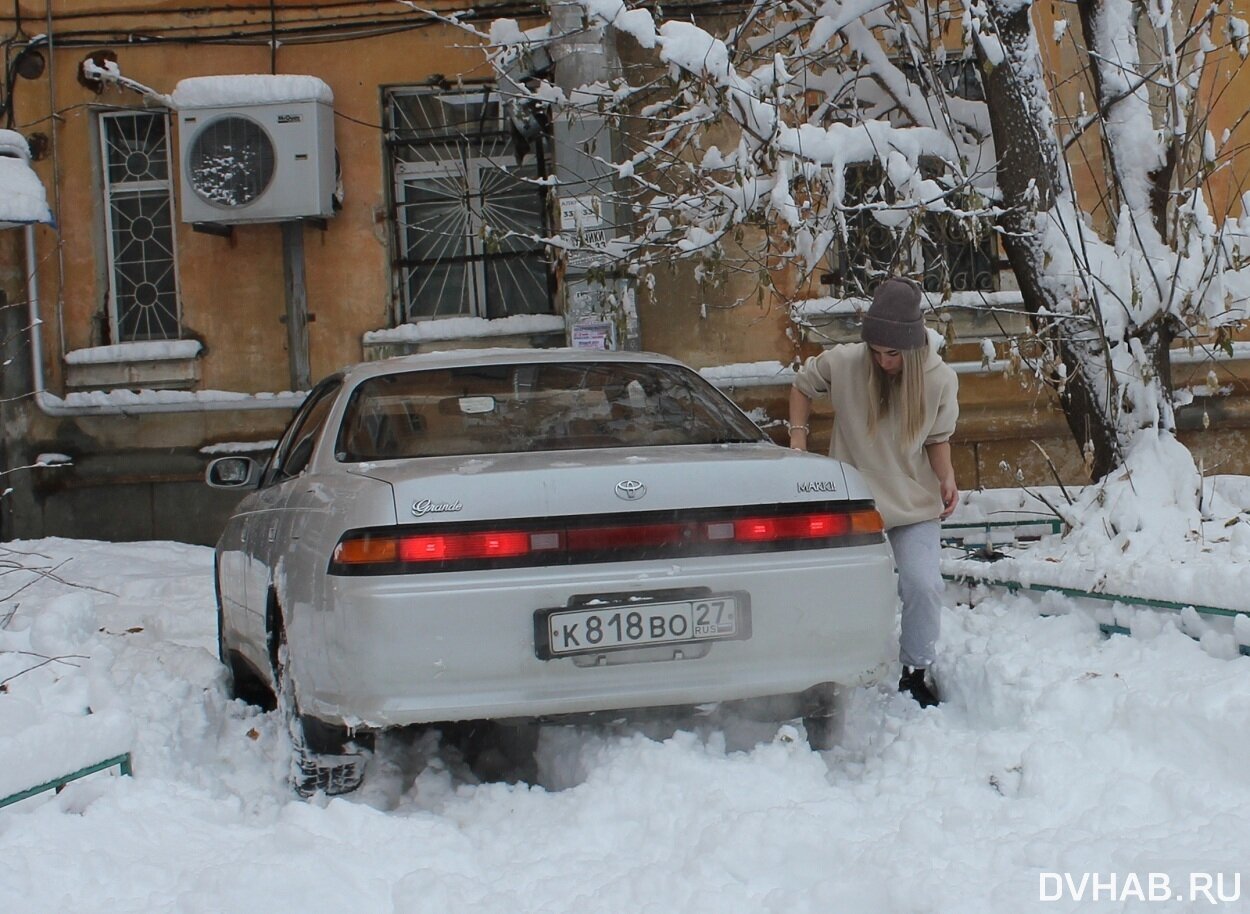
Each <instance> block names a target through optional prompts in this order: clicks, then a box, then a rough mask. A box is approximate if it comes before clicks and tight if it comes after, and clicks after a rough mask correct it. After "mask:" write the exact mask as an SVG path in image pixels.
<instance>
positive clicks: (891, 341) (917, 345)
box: [860, 278, 928, 349]
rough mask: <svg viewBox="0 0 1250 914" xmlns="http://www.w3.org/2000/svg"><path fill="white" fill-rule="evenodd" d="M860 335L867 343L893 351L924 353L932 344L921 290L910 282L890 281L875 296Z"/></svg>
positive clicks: (898, 279)
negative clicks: (929, 340)
mask: <svg viewBox="0 0 1250 914" xmlns="http://www.w3.org/2000/svg"><path fill="white" fill-rule="evenodd" d="M860 335H861V336H862V337H863V340H864V342H865V343H870V344H871V345H873V346H886V347H888V348H890V349H921V348H923V347H924V346H925V345H927V344H928V334H927V333H926V332H925V328H924V316H923V315H922V314H921V313H920V287H919V286H918V285H916V284H915V283H914V282H912V281H911V280H910V279H901V278H894V279H887V280H886V281H885V282H883V283H881V285H879V286H877V289H876V291H875V292H873V293H872V305H871V306H870V307H869V308H868V312H867V313H866V314H865V315H864V323H863V327H862V329H861V330H860Z"/></svg>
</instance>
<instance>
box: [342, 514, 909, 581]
mask: <svg viewBox="0 0 1250 914" xmlns="http://www.w3.org/2000/svg"><path fill="white" fill-rule="evenodd" d="M822 507H824V506H822ZM708 513H711V512H708ZM708 513H705V514H704V517H705V518H707V519H703V520H699V519H693V520H690V521H685V522H662V523H639V522H637V521H636V520H631V519H630V517H629V516H627V515H623V516H620V517H619V518H605V520H616V521H617V522H616V523H601V524H599V525H596V526H581V525H579V524H577V523H576V521H574V522H572V523H567V524H566V523H561V522H560V521H555V522H552V521H533V522H529V523H524V522H522V523H519V524H518V526H520V527H521V528H522V529H511V530H483V531H464V532H456V531H455V530H454V528H450V529H448V532H439V530H438V529H437V528H436V529H434V530H429V529H425V530H418V529H414V528H411V527H410V528H407V529H406V530H405V529H403V528H400V529H398V530H395V531H394V532H387V531H383V530H378V531H358V532H354V533H349V534H348V535H347V536H345V537H343V539H342V540H341V541H340V542H339V544H338V546H337V547H336V548H335V550H334V559H333V562H332V563H331V573H339V574H351V573H353V569H359V571H360V573H371V571H372V573H382V574H391V573H395V572H399V571H403V570H411V571H417V570H420V569H421V568H427V569H429V570H431V571H442V570H449V568H450V567H455V566H456V565H457V564H458V563H464V566H463V567H472V568H485V567H490V565H491V564H492V562H493V561H494V560H505V561H506V560H518V559H519V560H521V561H520V562H519V563H517V564H527V562H526V559H527V558H528V559H529V562H530V563H532V564H536V565H540V564H551V563H555V564H560V563H563V562H597V561H613V560H621V559H630V558H632V559H642V558H649V557H658V556H660V555H670V554H671V555H674V556H676V555H719V554H727V553H728V554H732V553H733V552H735V551H737V552H750V551H758V550H759V549H761V548H768V545H769V544H772V545H775V546H776V548H778V549H801V548H805V547H804V545H802V544H808V546H807V547H806V548H819V547H822V546H824V545H837V543H836V542H834V541H836V540H838V539H840V538H847V545H850V544H852V543H853V542H854V541H855V540H853V539H850V538H852V537H863V536H867V535H876V536H879V535H880V534H881V533H882V531H883V530H884V524H883V523H882V521H881V515H880V514H878V513H877V512H876V511H875V510H873V509H872V508H863V507H857V508H853V509H852V510H849V511H848V510H823V511H812V512H808V513H801V514H788V513H786V514H777V513H773V514H761V515H756V516H748V517H733V516H732V513H731V510H729V509H726V510H725V511H723V512H717V513H718V514H719V515H720V516H712V517H710V518H709V517H708ZM526 528H528V529H526ZM561 557H563V558H561ZM405 566H406V567H405Z"/></svg>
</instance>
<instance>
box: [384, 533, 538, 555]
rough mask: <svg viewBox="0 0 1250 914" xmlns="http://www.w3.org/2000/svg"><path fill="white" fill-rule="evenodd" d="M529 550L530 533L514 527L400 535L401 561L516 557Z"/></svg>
mask: <svg viewBox="0 0 1250 914" xmlns="http://www.w3.org/2000/svg"><path fill="white" fill-rule="evenodd" d="M529 551H530V534H528V533H520V532H517V531H499V532H494V531H490V532H486V533H449V534H442V535H439V536H403V537H400V539H399V560H400V561H401V562H448V561H455V560H456V559H492V558H516V557H517V556H519V555H526V554H527V553H528V552H529Z"/></svg>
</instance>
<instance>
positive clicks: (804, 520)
mask: <svg viewBox="0 0 1250 914" xmlns="http://www.w3.org/2000/svg"><path fill="white" fill-rule="evenodd" d="M849 532H851V516H850V515H848V514H832V513H824V514H791V515H784V514H783V515H780V516H777V517H751V518H747V519H746V520H740V521H736V522H735V523H734V539H736V540H742V541H744V542H750V543H772V542H777V541H778V540H802V539H822V538H824V537H827V536H843V535H844V534H847V533H849Z"/></svg>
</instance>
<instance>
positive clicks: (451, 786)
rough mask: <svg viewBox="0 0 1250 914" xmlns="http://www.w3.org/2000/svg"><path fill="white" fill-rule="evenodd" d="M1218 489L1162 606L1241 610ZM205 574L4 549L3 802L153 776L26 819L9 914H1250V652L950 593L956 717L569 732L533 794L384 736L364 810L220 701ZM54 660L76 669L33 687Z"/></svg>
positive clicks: (1038, 605)
mask: <svg viewBox="0 0 1250 914" xmlns="http://www.w3.org/2000/svg"><path fill="white" fill-rule="evenodd" d="M1243 482H1244V480H1243ZM1224 490H1225V491H1226V492H1228V493H1232V492H1234V490H1236V491H1237V492H1238V495H1239V497H1242V502H1241V504H1240V505H1232V504H1231V503H1229V504H1225V505H1224V506H1223V507H1224V508H1226V509H1227V510H1230V511H1233V513H1232V514H1227V515H1222V516H1221V517H1219V518H1216V517H1212V524H1213V525H1217V526H1218V527H1219V529H1220V532H1221V536H1222V537H1223V539H1222V541H1221V542H1214V543H1213V542H1198V541H1197V540H1194V539H1192V538H1189V539H1186V538H1179V540H1178V541H1179V542H1181V543H1182V545H1180V546H1174V547H1171V548H1172V551H1171V552H1168V551H1167V550H1166V549H1162V548H1158V549H1156V554H1153V555H1152V556H1151V557H1150V563H1151V565H1152V567H1156V566H1157V568H1159V569H1163V570H1162V571H1160V572H1159V574H1158V575H1157V578H1158V580H1168V579H1169V575H1172V576H1173V577H1175V575H1179V574H1187V573H1188V572H1186V568H1187V567H1192V566H1193V563H1194V562H1199V561H1201V559H1200V557H1201V556H1202V555H1209V556H1210V555H1214V558H1213V560H1212V562H1211V563H1210V564H1209V566H1204V569H1205V570H1204V571H1203V573H1202V577H1203V581H1202V582H1201V584H1202V589H1203V593H1204V595H1206V597H1207V599H1208V600H1209V601H1210V602H1217V601H1225V602H1224V604H1223V605H1228V606H1231V607H1238V608H1243V609H1246V608H1250V606H1248V602H1250V601H1248V600H1247V598H1246V596H1245V593H1244V588H1245V582H1246V581H1247V580H1250V575H1247V574H1246V573H1245V571H1246V570H1247V556H1246V548H1245V547H1246V543H1247V538H1246V536H1245V533H1246V531H1245V530H1243V529H1242V528H1243V527H1247V526H1250V525H1248V524H1247V521H1250V515H1245V514H1244V513H1241V514H1238V513H1237V512H1238V511H1240V512H1244V511H1245V509H1247V508H1250V497H1245V496H1250V487H1243V488H1241V489H1239V488H1238V484H1237V483H1236V481H1232V480H1230V481H1229V482H1228V483H1227V485H1225V486H1224ZM1005 504H1008V505H1009V506H1010V505H1013V504H1014V503H1013V502H1010V499H1009V500H1008V501H1007V502H1006V503H1005ZM1000 509H1002V504H999V505H990V504H988V503H987V502H984V501H983V502H982V504H981V506H980V508H977V506H976V505H973V506H971V507H970V508H969V511H970V512H971V513H970V514H969V515H968V516H975V512H976V511H977V510H981V511H982V513H983V514H984V513H987V512H988V513H993V512H994V511H997V510H1000ZM1238 517H1240V518H1242V519H1241V520H1237V519H1236V518H1238ZM1230 518H1232V521H1231V524H1230V520H1229V519H1230ZM1221 536H1217V535H1215V534H1212V535H1211V536H1210V537H1209V539H1210V540H1220V539H1221ZM1073 541H1074V542H1079V541H1080V539H1079V537H1078V538H1075V539H1074V540H1073ZM1107 542H1108V545H1107V547H1106V551H1105V552H1104V553H1103V554H1101V555H1098V554H1088V555H1086V554H1082V555H1072V556H1068V557H1067V558H1066V559H1065V557H1064V555H1063V554H1062V552H1061V549H1060V546H1058V545H1056V542H1055V541H1051V542H1049V543H1043V544H1039V547H1040V548H1038V551H1039V554H1042V555H1043V556H1044V557H1043V558H1042V559H1040V560H1039V562H1044V563H1045V564H1050V565H1058V566H1062V567H1066V568H1067V569H1069V570H1070V569H1071V568H1072V567H1075V565H1077V564H1080V563H1081V562H1087V563H1088V564H1090V565H1091V567H1103V568H1106V567H1109V566H1112V565H1114V564H1115V562H1116V556H1119V557H1121V559H1123V557H1124V556H1125V555H1129V554H1130V553H1131V550H1132V549H1133V548H1134V547H1133V546H1132V544H1131V543H1130V545H1129V546H1127V547H1126V546H1124V545H1123V544H1122V543H1120V542H1117V541H1115V540H1114V539H1108V541H1107ZM1185 544H1188V545H1185ZM1074 548H1075V547H1074ZM1221 548H1222V549H1223V550H1224V551H1223V553H1222V554H1220V555H1215V553H1213V550H1217V549H1221ZM1204 550H1205V551H1204ZM1086 551H1087V552H1089V549H1087V550H1086ZM1095 552H1096V551H1095ZM1221 559H1222V561H1221ZM211 561H212V552H211V550H209V549H206V548H201V547H195V546H188V545H182V544H177V543H137V544H108V543H99V542H91V541H78V540H60V539H49V540H41V541H37V542H25V543H10V544H6V546H5V547H4V550H3V551H2V552H0V571H3V570H5V568H6V567H7V568H8V571H7V573H6V574H3V575H0V582H3V584H4V586H5V590H4V593H5V594H12V596H10V598H9V599H8V600H7V601H6V602H5V603H4V604H3V606H2V607H0V680H4V684H3V690H2V692H0V733H3V737H2V738H0V796H3V795H7V793H10V792H12V791H15V790H19V789H22V788H23V787H29V786H33V784H34V783H37V782H38V781H39V780H41V779H43V778H44V777H50V776H53V775H55V774H58V773H61V771H60V770H59V769H66V770H68V768H67V766H68V767H73V765H74V764H80V763H83V762H84V756H87V755H91V754H93V753H94V754H95V755H96V756H97V758H100V757H104V756H105V755H106V754H108V753H109V752H112V751H114V750H116V749H128V750H130V751H131V752H132V753H133V759H134V777H132V778H122V777H116V776H111V775H109V774H107V773H99V774H94V775H91V776H89V777H87V778H84V779H81V780H78V781H75V782H73V783H72V784H70V785H69V786H68V787H67V788H66V789H65V790H63V791H62V792H61V793H59V794H53V793H44V794H41V795H39V796H37V797H35V798H32V799H28V800H24V801H22V802H20V803H18V804H15V805H12V806H9V807H7V808H5V809H0V860H2V861H3V866H0V911H5V912H10V911H11V912H22V914H39V912H48V914H66V912H74V914H86V912H94V911H99V912H109V914H122V912H144V914H155V912H178V914H183V912H186V914H198V912H203V914H233V912H253V911H255V912H275V911H300V912H309V914H316V912H327V914H331V912H332V914H341V912H343V911H362V912H370V914H372V912H427V911H428V912H446V911H465V912H475V914H476V912H499V914H518V912H542V914H552V912H562V911H569V912H596V914H598V912H622V914H637V912H681V914H692V912H708V914H734V912H744V914H745V912H751V914H756V912H786V914H802V912H812V914H834V912H850V914H895V912H897V914H919V912H935V914H978V912H987V914H989V912H992V914H1017V912H1033V911H1047V912H1059V911H1081V912H1105V911H1121V910H1125V911H1138V910H1140V911H1147V910H1170V911H1173V912H1178V911H1207V910H1213V911H1222V912H1232V911H1238V912H1240V911H1250V828H1247V827H1246V823H1247V821H1250V776H1248V774H1247V772H1248V771H1250V765H1248V764H1247V760H1248V759H1250V658H1246V657H1242V656H1239V655H1238V653H1237V650H1236V646H1235V643H1234V638H1233V635H1234V633H1233V632H1232V631H1231V628H1230V629H1229V630H1228V631H1226V632H1220V631H1213V632H1207V634H1206V636H1205V637H1203V638H1202V640H1195V639H1194V638H1192V637H1190V636H1189V635H1187V634H1185V633H1184V632H1182V630H1181V625H1182V621H1181V620H1180V618H1179V617H1174V616H1171V615H1163V616H1160V615H1158V614H1135V613H1132V612H1129V611H1127V610H1124V609H1123V608H1121V609H1118V610H1117V612H1118V613H1119V615H1118V617H1117V618H1118V619H1119V621H1121V622H1126V623H1127V624H1128V625H1129V626H1130V627H1133V628H1134V632H1135V633H1134V636H1133V637H1131V638H1130V637H1122V636H1117V637H1111V638H1106V637H1104V636H1103V635H1102V634H1101V633H1100V631H1099V628H1098V619H1097V617H1096V613H1094V612H1091V611H1089V610H1087V609H1085V608H1084V607H1081V606H1077V605H1076V604H1074V603H1073V602H1071V601H1070V600H1068V599H1066V598H1063V597H1058V596H1054V595H1050V596H1046V597H1045V598H1043V599H1042V600H1041V601H1040V602H1038V601H1036V600H1031V599H1029V598H1028V597H1025V596H1019V597H1013V596H1008V595H1005V594H1004V593H1001V592H997V593H991V592H979V593H974V596H975V600H974V601H973V602H974V603H975V605H969V604H968V603H958V602H956V598H957V599H960V600H963V599H965V598H966V597H967V594H968V592H967V591H965V590H963V589H960V590H959V591H958V596H957V597H956V596H955V594H956V591H955V588H952V591H951V592H952V599H951V601H950V603H949V606H948V609H947V611H946V612H945V615H944V618H943V626H944V631H943V640H942V644H941V652H940V653H941V660H940V666H939V669H938V675H939V677H940V683H941V687H942V690H943V692H944V694H945V702H944V703H943V704H942V705H941V706H940V707H937V708H933V709H929V710H924V711H922V710H920V709H919V708H918V707H917V706H916V705H915V704H913V703H912V702H910V701H909V700H906V699H904V698H902V697H900V696H899V695H897V694H895V693H894V692H893V691H892V690H891V689H890V688H888V687H886V686H884V685H883V686H881V687H877V688H866V689H862V690H860V691H858V692H857V693H855V695H854V697H853V702H852V705H851V708H850V712H849V719H848V723H847V733H846V737H845V740H844V743H843V745H842V746H841V747H840V748H838V749H836V750H834V751H830V752H826V753H814V752H812V751H810V750H809V749H808V748H807V746H806V744H805V743H804V741H803V739H802V738H801V733H800V732H799V730H798V727H799V725H798V724H797V723H796V724H795V725H793V726H783V727H781V728H780V729H778V728H777V727H776V726H775V725H760V724H754V723H749V722H745V721H734V720H728V721H726V720H719V721H711V720H695V719H691V720H685V721H678V722H676V724H675V725H674V726H670V727H668V728H667V729H659V728H655V729H652V730H650V731H649V732H648V733H641V732H638V731H631V730H629V729H628V728H624V727H621V728H619V729H616V730H611V731H607V730H592V729H589V728H551V729H548V730H547V731H546V732H545V733H544V734H543V739H542V742H541V744H540V752H539V761H540V777H539V783H538V784H535V785H533V786H528V785H525V784H506V783H480V782H478V780H477V779H476V778H475V777H474V775H473V774H472V772H471V771H470V770H469V769H468V768H467V767H466V765H465V764H464V763H463V761H462V760H461V758H460V757H459V756H458V755H457V752H456V751H455V749H454V748H450V747H447V746H443V745H440V743H439V740H438V738H437V735H436V734H425V735H419V736H416V737H413V738H408V739H405V738H400V737H395V738H388V739H385V740H383V741H382V742H381V744H380V746H379V751H378V754H377V756H376V758H375V759H374V760H373V762H372V763H371V764H372V767H371V771H370V775H369V779H368V782H367V784H366V786H365V787H364V788H363V789H362V790H361V791H360V792H358V793H356V794H353V795H350V796H347V797H342V798H335V799H331V800H327V799H325V798H319V799H314V800H313V801H310V802H304V801H299V800H297V799H295V798H293V797H292V796H291V795H290V794H289V793H288V791H287V789H286V786H285V784H284V778H285V775H286V771H287V766H288V757H287V754H286V750H285V748H284V741H283V739H282V735H281V730H280V727H279V724H278V721H277V720H276V719H275V716H274V715H272V714H265V713H262V712H259V711H257V710H256V709H253V708H250V707H248V706H245V705H244V704H242V703H241V702H231V701H227V699H226V697H225V692H224V689H223V680H222V672H221V670H220V668H219V666H218V664H217V661H216V658H215V656H214V652H215V631H214V626H215V618H214V608H213V593H212V580H211V574H210V569H211ZM1014 561H1015V562H1016V570H1017V572H1019V571H1020V569H1023V568H1025V567H1026V564H1027V563H1026V562H1025V561H1024V560H1023V559H1020V558H1017V559H1016V560H1014ZM1065 562H1066V564H1065ZM19 565H20V566H22V567H23V568H26V569H30V568H38V569H42V573H41V574H38V575H35V574H32V573H31V572H30V571H24V570H18V568H17V566H19ZM1221 568H1223V569H1224V570H1223V571H1221V570H1220V569H1221ZM1239 569H1240V570H1239ZM1216 578H1219V580H1221V581H1223V582H1224V583H1223V584H1219V583H1213V582H1214V581H1215V579H1216ZM1149 580H1150V579H1147V578H1145V577H1141V578H1139V581H1141V582H1144V583H1145V584H1149ZM1146 595H1149V594H1146ZM1190 621H1191V622H1192V621H1193V620H1190ZM44 657H58V658H62V659H60V660H57V661H55V662H51V663H45V664H44V665H42V666H39V667H38V668H37V669H32V670H30V671H29V672H21V671H22V670H26V669H28V668H31V667H35V666H36V665H37V664H39V663H41V662H42V658H44ZM88 707H89V708H90V709H91V711H92V712H93V713H92V714H90V715H89V716H84V711H85V709H86V708H88ZM85 760H86V761H92V760H95V759H89V758H88V759H85ZM23 782H25V783H23ZM3 788H8V789H7V790H6V789H3ZM1165 897H1166V899H1167V900H1166V902H1164V901H1162V900H1161V899H1163V898H1165ZM1051 899H1053V900H1051ZM1212 902H1214V903H1212Z"/></svg>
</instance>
